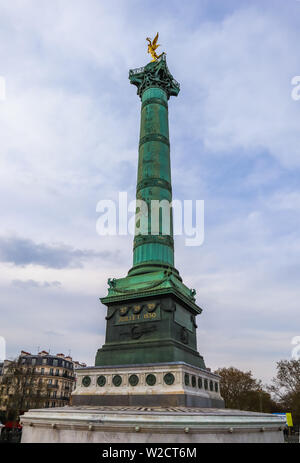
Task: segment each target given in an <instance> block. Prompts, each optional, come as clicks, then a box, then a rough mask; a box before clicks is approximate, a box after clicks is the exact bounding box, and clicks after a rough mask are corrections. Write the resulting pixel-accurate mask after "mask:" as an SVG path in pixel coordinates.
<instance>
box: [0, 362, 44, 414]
mask: <svg viewBox="0 0 300 463" xmlns="http://www.w3.org/2000/svg"><path fill="white" fill-rule="evenodd" d="M46 399H47V385H46V383H45V382H44V381H43V379H42V378H41V375H39V374H38V373H36V372H35V369H34V368H31V367H29V366H27V365H22V363H21V359H17V360H14V361H11V362H10V363H9V364H8V366H7V367H6V369H5V372H4V374H3V376H2V381H1V383H0V408H1V409H2V410H4V414H5V418H6V420H9V421H15V420H18V419H19V416H20V415H21V414H22V413H24V412H25V411H27V410H29V409H30V408H40V407H42V406H44V403H45V400H46Z"/></svg>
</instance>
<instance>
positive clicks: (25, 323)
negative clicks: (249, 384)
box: [0, 0, 300, 377]
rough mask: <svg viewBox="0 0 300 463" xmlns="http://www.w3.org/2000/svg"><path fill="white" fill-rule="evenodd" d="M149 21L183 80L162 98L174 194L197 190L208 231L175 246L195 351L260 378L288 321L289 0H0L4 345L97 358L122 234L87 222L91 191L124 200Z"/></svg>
mask: <svg viewBox="0 0 300 463" xmlns="http://www.w3.org/2000/svg"><path fill="white" fill-rule="evenodd" d="M153 10H155V12H156V14H155V20H153ZM153 28H155V29H154V31H153ZM157 30H158V31H159V32H160V41H161V43H162V50H165V51H166V52H167V60H168V66H169V68H170V70H171V72H172V74H173V75H174V77H175V78H176V79H177V80H178V81H179V82H180V84H181V92H180V94H179V97H178V98H176V99H175V98H173V99H170V101H169V109H170V110H169V118H170V135H171V157H172V178H173V191H174V196H176V197H177V198H178V199H190V198H191V199H204V200H205V242H204V245H203V246H201V247H200V248H198V249H191V248H186V247H185V248H183V247H182V243H181V242H180V237H179V239H178V240H177V239H176V247H175V249H176V251H175V257H176V265H177V266H178V269H179V270H180V273H181V275H182V277H183V280H184V282H185V283H186V284H187V285H189V286H190V287H195V288H196V289H197V300H198V302H199V304H200V306H203V309H204V311H203V314H202V315H201V316H200V317H199V320H198V325H199V336H198V338H199V347H200V351H201V353H202V354H203V355H204V358H205V360H206V363H207V365H208V366H209V367H210V366H211V367H212V368H214V367H219V366H226V365H227V366H228V365H236V366H238V367H240V368H242V369H243V368H244V369H249V368H250V369H252V370H253V371H254V373H255V374H259V375H260V374H261V375H264V376H265V377H267V376H270V374H271V372H272V369H273V367H274V365H275V361H276V360H278V359H279V358H282V357H288V356H289V355H290V341H289V338H290V337H291V336H292V335H299V333H297V332H295V331H296V330H297V329H298V328H297V327H299V324H300V321H299V308H298V307H297V301H298V300H299V297H300V294H299V289H298V288H299V262H300V259H299V251H300V242H299V237H298V235H299V233H298V230H299V220H298V219H297V217H299V214H298V212H299V201H298V199H299V166H300V156H299V146H300V132H299V111H300V103H299V102H295V101H293V100H292V98H291V90H292V88H291V78H292V77H293V76H294V75H299V72H300V71H299V60H298V55H297V52H296V44H297V43H298V36H299V2H295V1H290V2H288V6H287V7H286V8H282V2H277V1H275V0H271V1H268V0H265V2H263V5H262V2H261V1H258V0H253V1H252V2H251V7H249V2H248V1H244V0H228V1H226V2H219V1H214V0H209V1H208V0H202V1H201V2H199V0H189V2H185V3H183V2H182V1H179V0H172V1H170V2H159V1H158V0H155V1H154V3H151V4H146V3H145V2H136V0H127V1H126V2H124V1H123V0H120V1H118V0H111V1H110V2H99V1H98V0H87V1H86V2H82V1H80V0H73V1H72V2H65V1H64V0H53V1H51V2H47V1H42V0H41V1H40V2H36V0H27V1H26V2H24V1H22V0H15V1H14V2H4V1H2V2H1V1H0V39H1V43H5V44H6V46H5V47H2V48H1V50H0V59H1V66H2V67H1V72H0V74H1V75H3V76H4V77H5V79H6V94H7V95H6V100H5V101H2V102H0V106H1V111H0V136H1V156H0V201H1V217H2V219H1V226H2V232H1V234H2V238H1V237H0V261H2V264H1V272H0V273H1V274H0V286H1V301H0V313H1V315H2V318H1V330H2V333H0V335H5V337H6V338H7V345H8V350H9V352H10V353H15V352H18V351H19V350H20V348H25V350H32V351H34V349H35V346H38V345H40V346H42V345H44V347H45V348H46V349H48V347H49V346H51V350H52V348H53V351H55V352H58V351H62V352H66V351H68V350H69V349H71V350H72V352H74V353H75V356H76V357H77V358H79V359H80V360H82V361H84V360H85V361H87V362H88V363H93V361H94V353H95V351H96V349H97V347H100V346H101V344H102V343H103V340H104V334H105V318H104V317H105V307H101V306H99V299H98V298H99V295H100V296H102V295H105V294H106V291H107V289H106V280H107V278H108V277H121V276H124V275H125V274H126V271H127V270H128V268H129V267H130V265H131V258H132V237H123V239H122V237H102V238H99V236H98V235H97V234H96V227H95V225H96V220H97V218H98V217H97V213H96V204H97V203H98V201H99V200H101V199H116V198H117V196H118V191H128V192H129V194H130V195H131V196H132V198H133V197H134V194H135V182H136V171H137V159H138V135H139V122H140V121H139V117H140V101H139V98H138V97H137V96H136V89H135V88H134V87H133V86H130V85H129V81H128V69H129V68H135V67H139V66H142V65H144V64H146V63H147V61H148V55H147V54H146V42H145V37H146V36H147V35H149V36H152V35H153V33H156V31H157ZM14 230H17V231H18V233H19V231H20V233H21V237H17V238H15V237H13V233H14ZM22 230H24V231H25V230H26V237H25V236H24V235H25V234H24V233H23V232H22ZM53 243H56V244H53ZM57 243H59V244H57ZM61 243H63V244H61ZM115 249H120V254H121V259H120V258H119V254H117V253H116V252H115V251H114V250H115ZM101 260H104V261H105V265H103V264H102V262H101ZM7 262H8V264H7ZM12 281H13V283H12ZM55 282H61V286H59V287H58V286H57V288H60V289H59V291H58V290H56V286H55ZM53 283H54V284H53ZM47 284H49V285H50V286H47ZM47 287H48V288H49V289H51V291H46V289H47ZM25 288H28V291H26V294H25V293H24V291H22V289H25ZM29 289H32V290H29ZM25 296H26V297H25ZM41 300H42V301H43V310H41ZM45 326H46V327H47V332H46V333H45V331H44V330H45V328H44V327H45ZM55 333H62V335H61V336H57V335H56V334H55ZM277 340H278V341H277ZM253 346H254V347H253ZM272 374H273V372H272Z"/></svg>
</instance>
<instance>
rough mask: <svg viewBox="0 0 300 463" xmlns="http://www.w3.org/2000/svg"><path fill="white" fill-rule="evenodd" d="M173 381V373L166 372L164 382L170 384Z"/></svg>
mask: <svg viewBox="0 0 300 463" xmlns="http://www.w3.org/2000/svg"><path fill="white" fill-rule="evenodd" d="M174 381H175V376H174V375H173V373H166V374H165V376H164V382H165V383H166V384H167V385H168V386H171V385H172V384H173V383H174Z"/></svg>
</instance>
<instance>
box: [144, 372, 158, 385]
mask: <svg viewBox="0 0 300 463" xmlns="http://www.w3.org/2000/svg"><path fill="white" fill-rule="evenodd" d="M146 383H147V384H148V386H154V384H155V383H156V377H155V376H154V375H152V374H151V373H150V375H147V376H146Z"/></svg>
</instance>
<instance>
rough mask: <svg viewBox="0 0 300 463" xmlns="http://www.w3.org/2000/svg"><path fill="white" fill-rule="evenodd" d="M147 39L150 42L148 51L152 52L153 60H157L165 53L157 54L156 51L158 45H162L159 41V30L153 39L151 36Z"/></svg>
mask: <svg viewBox="0 0 300 463" xmlns="http://www.w3.org/2000/svg"><path fill="white" fill-rule="evenodd" d="M146 40H148V42H149V45H148V53H150V55H151V56H152V60H151V61H157V60H158V59H159V58H160V57H161V56H162V55H163V53H161V54H160V55H157V54H156V51H155V50H156V49H157V48H158V47H160V44H159V43H157V40H158V32H157V34H156V36H155V38H154V40H153V41H151V39H150V38H149V37H147V38H146Z"/></svg>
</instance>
